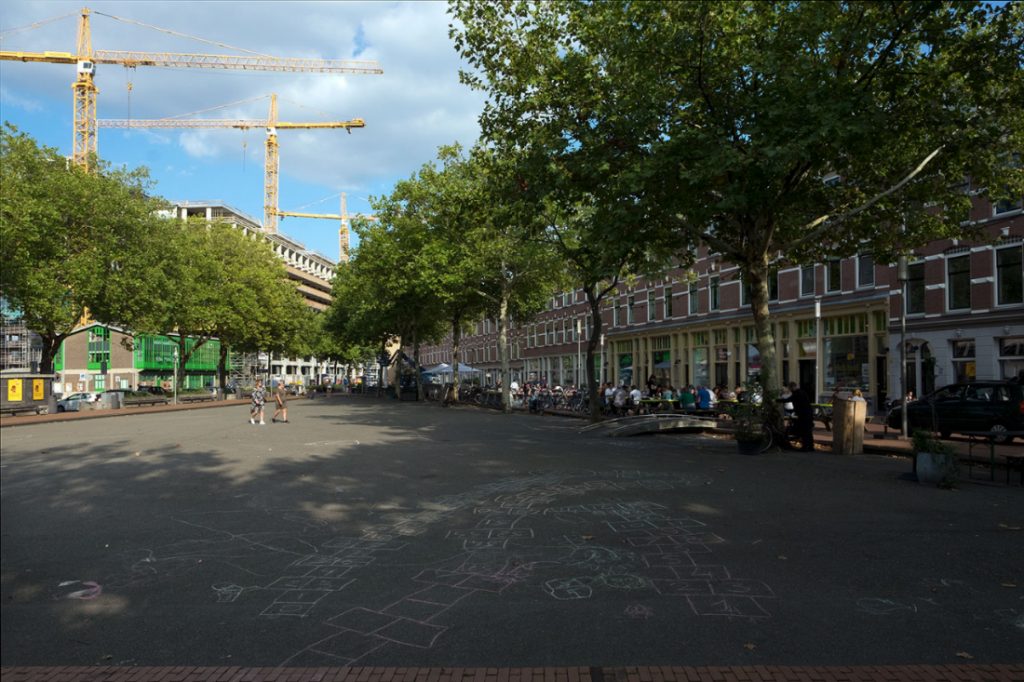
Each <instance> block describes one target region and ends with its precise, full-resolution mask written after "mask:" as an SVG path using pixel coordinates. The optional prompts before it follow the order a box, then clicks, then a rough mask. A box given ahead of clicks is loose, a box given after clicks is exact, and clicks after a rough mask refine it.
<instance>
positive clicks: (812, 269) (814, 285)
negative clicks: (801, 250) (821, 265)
mask: <svg viewBox="0 0 1024 682" xmlns="http://www.w3.org/2000/svg"><path fill="white" fill-rule="evenodd" d="M808 271H810V274H811V290H810V291H807V290H806V289H804V283H805V282H804V280H805V277H806V275H805V273H807V272H808ZM817 277H818V273H817V266H816V265H801V266H800V298H807V297H810V296H814V294H815V290H816V289H817V282H816V280H817Z"/></svg>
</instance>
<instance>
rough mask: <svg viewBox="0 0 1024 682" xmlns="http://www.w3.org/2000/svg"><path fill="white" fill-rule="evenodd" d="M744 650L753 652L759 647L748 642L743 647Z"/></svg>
mask: <svg viewBox="0 0 1024 682" xmlns="http://www.w3.org/2000/svg"><path fill="white" fill-rule="evenodd" d="M743 648H744V649H746V650H747V651H753V650H754V649H756V648H757V645H756V644H752V643H751V642H747V643H746V644H744V645H743Z"/></svg>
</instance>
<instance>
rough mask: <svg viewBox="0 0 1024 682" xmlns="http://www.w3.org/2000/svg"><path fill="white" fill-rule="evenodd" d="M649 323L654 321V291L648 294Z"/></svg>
mask: <svg viewBox="0 0 1024 682" xmlns="http://www.w3.org/2000/svg"><path fill="white" fill-rule="evenodd" d="M647 321H648V322H653V321H654V289H651V290H650V291H648V292H647Z"/></svg>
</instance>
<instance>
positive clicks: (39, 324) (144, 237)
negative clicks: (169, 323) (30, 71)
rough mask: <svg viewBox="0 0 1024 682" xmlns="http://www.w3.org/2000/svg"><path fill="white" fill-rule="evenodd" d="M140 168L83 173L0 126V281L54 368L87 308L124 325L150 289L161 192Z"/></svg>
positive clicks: (48, 367)
mask: <svg viewBox="0 0 1024 682" xmlns="http://www.w3.org/2000/svg"><path fill="white" fill-rule="evenodd" d="M148 186H149V181H148V177H147V175H146V173H145V171H143V170H138V171H126V170H120V169H111V168H110V167H108V166H106V165H102V164H101V165H99V166H98V168H97V169H96V170H95V172H93V173H86V172H84V171H82V170H81V169H79V168H77V167H75V166H73V165H71V164H69V163H68V161H67V160H66V159H65V158H64V157H63V156H61V155H60V154H59V153H58V152H57V150H56V149H53V148H50V147H40V146H39V145H37V144H36V142H35V141H34V140H32V139H31V138H30V137H28V136H27V135H25V134H23V133H20V132H18V130H17V129H15V128H14V127H13V126H10V125H5V126H4V128H3V129H2V130H0V258H2V261H3V267H2V268H0V291H2V292H3V296H4V298H5V299H6V300H7V302H8V303H9V305H10V306H11V307H12V308H14V309H16V310H18V311H19V312H20V313H22V315H23V316H24V319H25V322H26V324H27V325H28V326H29V328H30V329H32V330H33V331H35V332H37V333H38V334H39V335H40V336H41V337H42V339H43V360H42V365H43V367H42V371H44V372H48V371H52V361H53V356H54V354H55V353H56V351H57V348H58V347H59V345H60V342H61V341H62V339H63V338H64V337H65V336H66V335H67V334H68V333H69V332H70V331H71V330H72V329H74V327H75V325H76V324H77V323H78V321H79V320H80V319H81V317H82V313H83V311H84V310H85V309H86V308H88V309H89V311H90V313H91V314H92V315H93V316H94V317H96V318H97V319H101V320H103V321H104V322H106V323H109V324H118V325H125V326H131V325H133V324H134V323H135V322H136V320H137V318H138V317H139V316H140V315H141V314H143V312H144V311H145V310H146V309H147V308H148V307H149V306H150V305H151V304H152V303H153V302H154V301H156V300H157V298H158V295H159V293H158V290H159V284H160V282H159V281H158V280H156V279H155V278H154V277H152V276H151V271H150V268H151V267H152V265H153V264H154V263H155V262H156V255H157V254H158V251H156V250H155V249H154V248H153V242H152V241H151V239H150V237H151V234H152V231H153V228H154V225H155V224H156V223H158V222H159V221H158V219H157V218H156V210H157V209H158V208H159V207H160V205H161V204H160V202H159V201H157V200H155V199H152V198H150V197H149V196H148V195H147V189H148Z"/></svg>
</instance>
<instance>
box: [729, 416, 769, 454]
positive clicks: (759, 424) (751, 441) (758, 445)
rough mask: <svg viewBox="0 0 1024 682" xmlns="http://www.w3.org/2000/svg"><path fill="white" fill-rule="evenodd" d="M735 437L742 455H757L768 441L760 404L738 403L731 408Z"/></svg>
mask: <svg viewBox="0 0 1024 682" xmlns="http://www.w3.org/2000/svg"><path fill="white" fill-rule="evenodd" d="M729 412H730V415H731V416H732V422H733V438H735V439H736V448H737V450H739V453H740V454H741V455H757V454H760V453H761V452H762V450H764V447H765V445H766V444H767V443H768V437H767V434H766V430H765V419H764V415H763V414H762V407H761V406H760V405H753V404H750V403H737V404H736V405H733V406H732V407H731V409H730V411H729Z"/></svg>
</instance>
